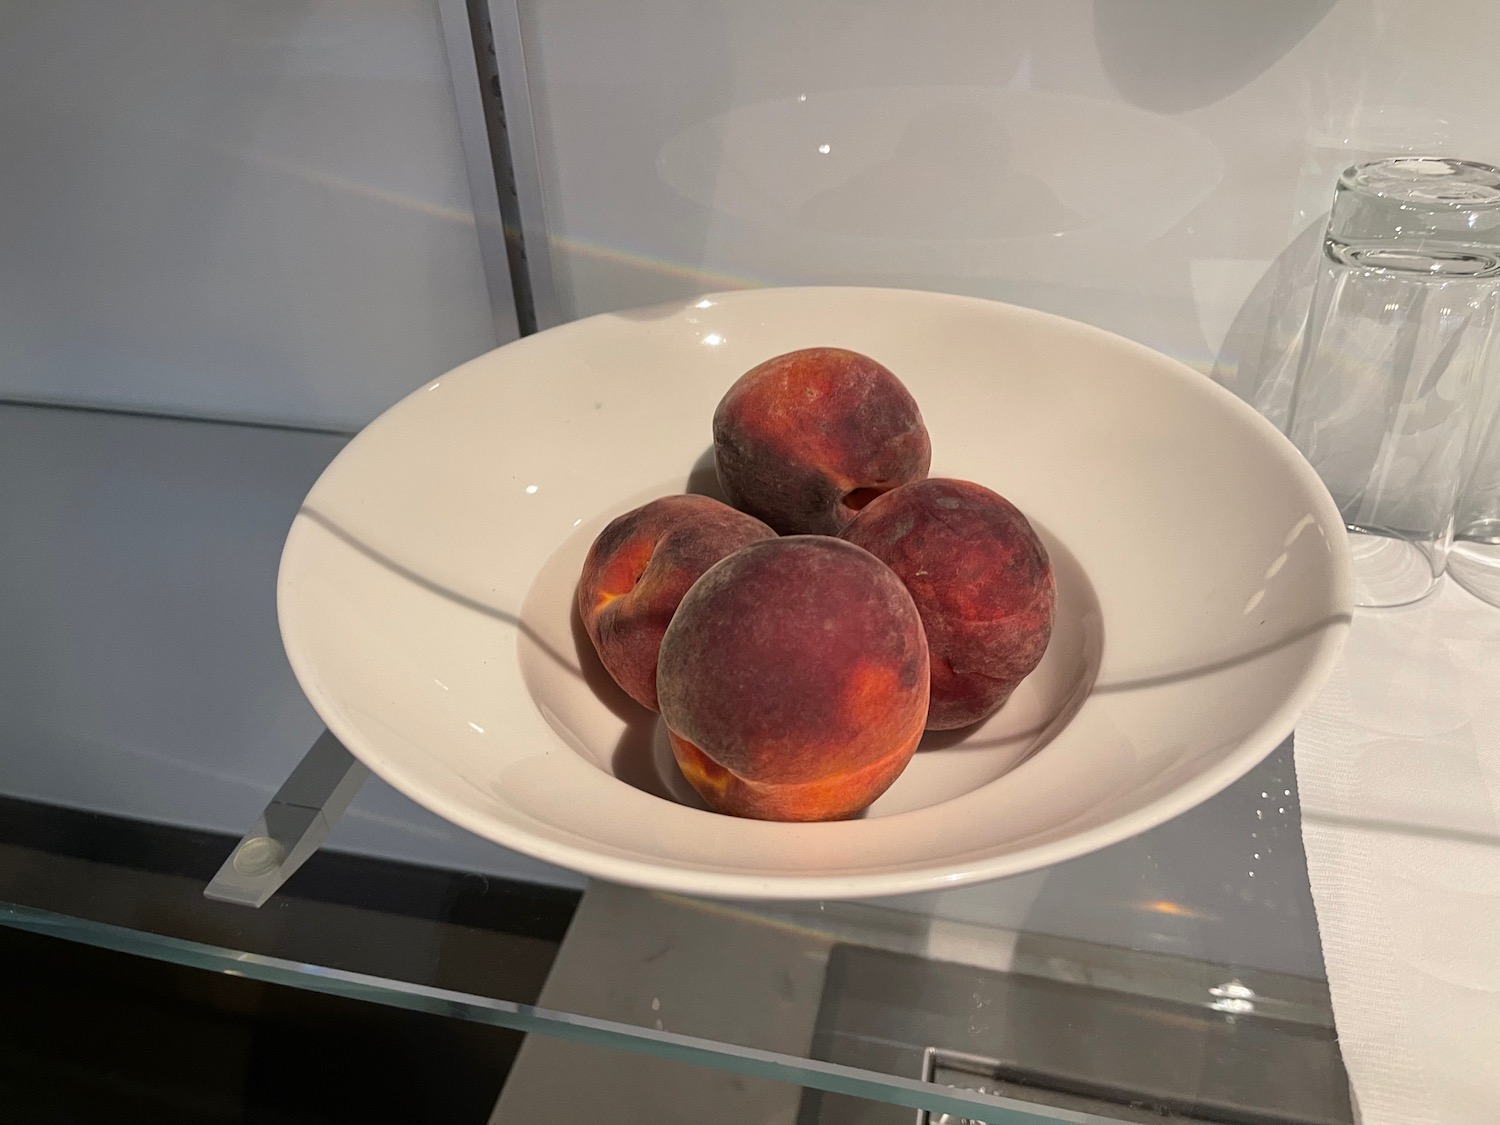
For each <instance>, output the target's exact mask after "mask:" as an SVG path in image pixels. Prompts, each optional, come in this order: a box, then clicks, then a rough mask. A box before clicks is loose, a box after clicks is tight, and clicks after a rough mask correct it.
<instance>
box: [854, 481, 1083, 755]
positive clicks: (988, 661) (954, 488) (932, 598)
mask: <svg viewBox="0 0 1500 1125" xmlns="http://www.w3.org/2000/svg"><path fill="white" fill-rule="evenodd" d="M844 538H845V539H847V540H848V541H849V542H851V543H854V544H857V545H858V546H861V547H863V548H865V550H867V551H869V552H870V553H871V554H873V555H874V556H875V557H876V558H878V559H880V560H881V562H883V563H885V564H886V565H887V566H889V567H890V568H891V569H892V570H893V571H895V572H896V574H897V575H898V576H899V577H900V578H901V581H902V582H904V583H905V584H906V588H907V589H908V590H909V591H910V592H911V596H912V600H913V601H915V602H916V605H917V612H918V613H920V614H921V615H922V625H923V627H924V628H925V629H926V631H927V644H928V647H929V649H930V651H931V659H932V704H931V708H930V709H929V711H928V713H927V727H928V729H929V730H951V729H953V728H956V727H965V726H968V725H969V724H970V723H976V722H978V721H979V720H980V719H983V718H985V717H986V716H987V715H990V714H992V713H994V712H995V711H996V710H998V709H999V708H1000V707H1001V705H1003V704H1004V703H1005V701H1006V700H1007V699H1009V698H1010V694H1011V692H1012V691H1014V690H1015V687H1016V685H1017V684H1019V683H1020V682H1021V680H1022V679H1023V678H1024V677H1025V676H1026V675H1028V674H1029V673H1030V672H1031V670H1032V669H1033V668H1035V667H1036V666H1037V664H1038V662H1040V660H1041V659H1042V653H1043V652H1045V651H1046V648H1047V641H1048V639H1049V638H1050V637H1051V635H1052V614H1053V610H1054V607H1055V603H1056V591H1055V586H1054V583H1053V579H1052V565H1051V563H1050V562H1049V561H1048V559H1047V549H1046V548H1045V547H1043V546H1042V542H1041V540H1040V539H1038V538H1037V536H1036V532H1035V531H1033V530H1032V528H1031V524H1029V523H1028V522H1027V521H1026V517H1025V516H1023V515H1022V514H1021V513H1020V512H1019V511H1018V510H1017V509H1016V507H1015V505H1013V504H1011V503H1010V501H1008V500H1006V499H1005V498H1004V497H1003V496H1000V495H998V494H996V493H994V492H991V491H990V490H989V489H988V488H985V487H983V486H982V485H977V484H973V483H971V482H969V481H962V480H945V479H942V478H939V477H933V478H930V479H928V480H924V481H918V482H916V483H915V484H908V485H905V486H903V487H901V488H898V489H895V490H894V491H892V492H888V493H886V494H885V495H883V496H879V497H877V498H876V499H874V500H873V501H871V502H870V504H869V505H868V506H867V507H866V508H865V509H864V511H862V512H860V514H859V518H858V519H856V520H855V521H854V522H853V523H852V524H850V525H849V528H848V530H846V531H845V532H844Z"/></svg>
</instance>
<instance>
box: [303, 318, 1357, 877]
mask: <svg viewBox="0 0 1500 1125" xmlns="http://www.w3.org/2000/svg"><path fill="white" fill-rule="evenodd" d="M811 345H837V346H842V347H849V348H854V349H857V350H859V351H863V352H866V353H868V354H869V355H872V356H874V357H875V358H877V359H878V360H880V361H881V362H882V363H884V364H886V365H887V366H888V367H890V368H891V369H892V370H893V371H894V372H896V374H897V375H898V376H899V377H900V378H901V379H902V380H903V381H904V382H905V383H906V385H907V386H908V387H909V388H910V390H911V392H912V393H913V395H914V396H915V397H916V399H917V402H918V403H919V404H920V406H921V408H922V412H923V415H924V417H925V418H926V421H927V425H928V429H929V431H930V432H931V435H932V445H933V464H932V469H933V473H934V475H940V476H954V477H966V478H969V479H971V480H976V481H979V482H980V483H982V484H985V485H988V486H989V487H991V488H993V489H995V490H997V491H998V492H1000V493H1002V494H1004V495H1005V496H1007V497H1008V498H1010V499H1011V500H1012V501H1013V502H1014V503H1016V504H1017V505H1018V506H1019V507H1020V508H1021V509H1022V510H1023V511H1024V512H1026V513H1027V515H1028V516H1030V517H1031V519H1032V521H1033V523H1034V525H1035V526H1036V527H1037V529H1038V530H1039V532H1040V533H1041V534H1042V536H1043V538H1044V540H1045V541H1046V543H1047V546H1048V548H1049V550H1050V551H1051V554H1052V559H1053V564H1054V568H1055V571H1056V575H1057V589H1058V606H1057V621H1056V626H1055V630H1054V635H1053V639H1052V643H1051V645H1050V646H1049V648H1048V652H1047V655H1046V658H1045V659H1044V660H1043V662H1042V665H1041V666H1040V667H1039V668H1038V669H1037V671H1036V672H1034V673H1033V674H1032V676H1031V677H1030V678H1029V679H1028V680H1027V681H1026V682H1025V683H1024V684H1023V685H1022V687H1021V688H1020V689H1019V690H1018V691H1017V693H1016V695H1015V696H1014V697H1013V698H1012V700H1011V702H1009V703H1008V704H1007V705H1006V706H1005V707H1004V708H1003V709H1002V710H1001V711H1000V712H999V713H998V714H997V715H996V716H995V717H994V718H992V719H991V720H989V721H988V722H986V723H984V724H982V725H980V726H979V727H978V728H976V729H973V730H970V731H968V732H962V734H961V735H960V736H955V735H954V734H951V733H950V734H945V735H943V736H941V737H937V736H929V742H928V743H926V744H924V748H923V749H922V750H920V751H919V752H918V754H917V757H916V758H915V759H914V761H913V763H912V765H911V766H910V767H909V768H908V769H907V771H906V772H905V773H904V774H903V775H902V776H901V778H900V779H899V780H898V781H897V782H896V784H895V785H894V786H893V787H892V788H891V789H890V791H889V792H887V793H886V794H885V795H884V796H882V797H881V798H880V800H879V801H877V802H876V803H875V805H874V806H873V807H872V808H871V809H870V810H869V812H868V814H867V815H866V816H865V817H863V818H862V819H858V820H853V821H846V822H842V823H833V824H776V823H767V822H762V821H752V820H741V819H737V818H734V817H728V816H720V815H717V814H714V813H711V812H708V811H706V810H704V809H703V808H702V806H701V805H699V804H698V802H697V801H696V799H695V798H694V796H693V794H692V793H691V791H690V790H688V788H687V787H686V785H685V783H683V781H682V779H681V778H680V776H678V774H677V772H676V768H675V766H674V765H673V764H672V761H671V756H670V753H669V752H668V751H667V749H666V746H665V739H664V738H663V737H662V732H661V730H660V728H659V724H658V723H657V722H656V717H655V716H654V715H649V714H648V713H646V712H645V711H643V710H641V709H640V708H638V707H636V705H634V704H633V703H631V702H630V701H629V700H628V699H627V698H626V697H625V696H624V695H623V693H621V692H619V691H618V689H615V688H614V686H613V685H612V684H611V683H610V682H609V680H608V677H607V676H605V675H604V674H603V672H602V670H601V669H600V668H599V666H598V664H597V661H596V659H594V657H593V654H592V650H591V649H590V648H589V645H588V642H587V640H586V639H583V638H582V637H581V634H580V633H579V631H578V629H577V626H576V623H575V618H574V614H573V612H572V604H573V591H574V584H575V582H576V580H577V575H578V570H579V567H580V564H581V563H582V560H583V556H584V553H585V552H586V551H587V549H588V546H589V543H590V542H591V541H592V539H593V537H594V535H595V534H597V532H598V531H599V529H600V528H601V527H603V525H604V523H605V522H606V521H608V520H609V519H611V518H612V517H613V516H615V515H617V514H619V513H620V512H623V511H625V510H626V509H628V508H631V507H633V506H635V505H637V504H640V503H643V502H645V501H646V500H649V499H651V498H653V497H655V496H660V495H663V494H666V493H670V492H676V491H682V490H683V489H684V488H687V487H688V486H689V485H690V484H692V485H694V486H707V485H709V484H710V482H711V481H712V458H711V455H710V448H709V444H710V434H709V422H710V418H711V416H712V414H713V409H714V406H715V404H716V403H717V402H718V400H719V398H720V396H721V395H722V394H723V393H724V390H725V389H726V388H727V387H728V386H729V384H730V383H732V382H733V381H734V379H735V378H736V377H738V376H739V375H740V373H741V372H743V371H745V370H747V369H748V368H749V367H751V366H753V365H754V364H756V363H758V362H760V361H761V360H763V359H766V358H768V357H770V356H773V355H776V354H778V353H781V352H785V351H789V350H791V349H793V348H798V347H806V346H811ZM278 597H279V611H280V618H281V629H282V636H283V639H284V641H285V644H286V649H287V653H288V656H289V657H290V659H291V663H292V667H293V669H294V670H295V672H296V675H297V678H298V680H299V681H300V683H301V685H302V687H303V689H304V690H305V691H306V692H307V695H308V697H309V698H310V699H311V700H312V703H313V706H314V707H315V708H317V710H318V713H319V714H320V715H321V716H322V718H323V720H324V721H325V722H326V723H327V724H328V726H329V729H331V730H332V731H333V733H334V734H336V735H337V736H338V737H339V738H340V739H341V740H342V741H343V743H344V744H345V745H346V746H347V747H348V748H349V749H350V750H351V751H352V752H353V753H354V754H356V755H358V756H359V757H360V758H361V759H363V760H364V761H365V762H366V763H368V764H369V766H370V767H371V768H372V769H373V770H374V771H375V772H376V773H377V774H379V775H380V776H381V777H383V778H384V779H385V780H386V781H388V782H390V783H391V784H392V785H394V786H395V787H396V788H397V789H399V790H401V791H402V792H404V793H406V794H407V795H408V796H410V797H412V798H413V799H414V800H416V801H418V802H420V803H421V804H423V805H425V806H427V807H428V808H429V809H432V810H433V811H435V812H437V813H439V814H441V815H442V816H445V817H447V818H448V819H449V820H451V821H453V822H455V823H456V824H459V825H462V826H463V827H465V828H467V829H469V830H470V831H473V832H476V833H478V834H479V835H481V836H485V837H488V838H489V839H491V840H494V841H495V842H497V843H500V844H503V845H505V846H506V847H509V848H514V849H516V850H518V851H522V852H525V853H527V854H529V855H532V856H535V857H537V858H539V859H543V860H547V861H549V862H552V863H557V864H561V865H563V866H567V867H571V868H574V869H576V870H579V871H582V872H585V873H587V874H589V875H593V876H598V877H601V878H606V879H612V880H617V881H620V882H625V883H634V884H638V885H642V886H650V887H658V888H664V889H671V890H675V891H681V892H688V893H700V894H713V895H724V896H736V897H761V898H804V897H806V898H813V897H826V898H842V897H856V896H860V897H862V896H870V895H882V894H895V893H899V892H908V891H918V890H927V889H933V888H938V887H945V886H954V885H957V884H961V883H971V882H976V881H980V880H984V879H992V878H995V877H997V876H1002V875H1009V874H1014V873H1016V872H1020V871H1025V870H1028V869H1031V868H1035V867H1039V866H1042V865H1045V864H1051V863H1056V862H1058V861H1059V860H1064V859H1068V858H1070V857H1072V856H1077V855H1081V854H1083V853H1084V852H1087V851H1090V850H1092V849H1095V848H1099V847H1102V846H1104V845H1106V844H1110V843H1113V842H1115V841H1117V840H1120V839H1123V838H1125V837H1127V836H1129V835H1131V834H1133V833H1136V832H1140V831H1142V830H1144V829H1146V828H1150V827H1152V826H1153V825H1156V824H1159V823H1161V822H1162V821H1164V820H1166V819H1167V818H1169V817H1171V816H1174V815H1176V814H1177V813H1180V812H1182V811H1183V810H1185V809H1187V808H1190V807H1191V806H1193V805H1194V804H1197V803H1198V802H1199V801H1202V800H1204V799H1205V798H1207V797H1210V796H1212V795H1213V794H1214V793H1216V792H1218V791H1219V790H1220V789H1222V788H1223V787H1224V786H1226V785H1228V784H1229V783H1230V782H1231V781H1233V780H1234V779H1235V778H1237V777H1239V776H1240V775H1241V774H1242V773H1244V772H1245V771H1246V770H1247V769H1249V768H1250V767H1251V766H1252V765H1254V764H1255V763H1256V762H1258V761H1259V760H1260V759H1261V758H1262V757H1263V756H1264V755H1265V754H1266V753H1268V752H1269V751H1270V750H1271V749H1272V748H1273V747H1275V746H1276V744H1277V743H1278V742H1279V741H1280V740H1281V739H1283V738H1284V737H1285V736H1286V735H1287V734H1288V733H1289V732H1290V731H1291V729H1292V724H1293V721H1294V720H1295V718H1296V715H1297V713H1298V711H1299V709H1300V708H1301V707H1302V706H1303V705H1304V704H1305V703H1306V702H1307V701H1308V699H1309V697H1310V696H1311V694H1312V693H1313V692H1314V691H1315V690H1316V688H1317V687H1318V686H1319V684H1320V683H1321V682H1322V680H1323V678H1324V676H1325V675H1326V674H1327V672H1328V671H1329V669H1330V667H1331V665H1332V662H1333V660H1334V659H1335V656H1336V654H1337V651H1338V649H1339V646H1340V644H1341V643H1342V640H1343V637H1344V635H1345V633H1346V631H1347V625H1348V621H1349V616H1350V577H1349V567H1348V559H1347V546H1346V540H1345V534H1344V529H1343V524H1342V521H1341V520H1340V518H1339V514H1338V511H1337V509H1336V508H1335V507H1334V505H1333V503H1332V501H1331V500H1330V498H1329V496H1328V494H1327V492H1326V491H1325V490H1324V488H1323V486H1322V484H1321V483H1320V482H1319V481H1318V478H1317V477H1316V475H1315V474H1314V473H1313V471H1312V470H1311V469H1310V468H1309V467H1308V465H1307V464H1306V462H1304V461H1303V460H1302V458H1301V457H1300V456H1299V455H1298V454H1297V453H1296V451H1295V450H1294V449H1293V448H1292V446H1291V445H1290V444H1289V443H1288V442H1287V441H1286V440H1285V439H1284V438H1283V437H1282V436H1281V435H1280V434H1279V433H1278V432H1277V431H1276V430H1275V429H1274V428H1273V427H1272V426H1271V425H1270V424H1269V423H1267V422H1265V421H1264V420H1263V419H1262V418H1260V417H1259V416H1258V415H1257V414H1256V413H1255V412H1254V411H1253V410H1251V409H1250V408H1249V407H1248V406H1246V405H1244V404H1243V403H1241V402H1240V401H1238V400H1237V399H1235V398H1234V397H1233V396H1232V395H1230V394H1229V393H1228V392H1226V391H1224V390H1223V389H1221V388H1220V387H1218V386H1216V385H1214V384H1213V383H1212V382H1211V381H1210V380H1208V379H1207V378H1205V377H1203V376H1201V375H1198V374H1197V373H1195V372H1193V371H1191V370H1190V369H1188V368H1186V367H1184V366H1182V365H1181V364H1179V363H1177V362H1175V361H1173V360H1170V359H1167V358H1165V357H1164V356H1161V355H1159V354H1157V353H1155V352H1153V351H1151V350H1149V349H1147V348H1145V347H1142V346H1140V345H1138V344H1134V343H1131V342H1129V341H1126V340H1123V339H1120V338H1119V337H1116V336H1113V335H1110V334H1109V333H1106V332H1102V331H1100V330H1098V329H1094V328H1090V327H1087V326H1084V325H1081V324H1077V323H1073V322H1071V321H1066V320H1062V319H1059V318H1057V317H1053V316H1048V315H1045V314H1042V313H1038V312H1034V311H1031V310H1027V309H1021V308H1015V307H1012V306H1007V305H1001V304H995V303H993V302H989V301H982V300H975V299H970V298H964V297H954V296H946V295H941V294H935V293H918V292H905V291H900V290H880V289H779V290H776V289H763V290H751V291H745V292H736V293H727V294H720V295H716V296H711V297H705V298H703V299H702V300H700V301H696V302H693V303H689V304H686V305H683V306H673V307H664V308H655V309H646V310H641V311H636V312H629V313H618V314H607V315H604V316H596V317H592V318H590V319H588V320H583V321H578V322H576V323H573V324H569V325H566V326H564V327H561V328H557V329H553V330H552V331H549V332H544V333H541V334H539V335H536V336H532V337H529V338H527V339H525V340H522V341H520V342H519V343H516V344H511V345H509V346H508V347H504V348H501V349H499V350H498V351H494V352H491V353H489V354H488V355H484V356H481V357H479V358H478V359H476V360H474V361H473V362H471V363H468V364H465V365H464V366H463V367H460V368H458V369H457V370H455V371H453V372H450V373H449V374H447V375H445V376H443V377H442V378H441V379H438V380H436V381H435V382H433V383H431V384H429V385H428V386H426V387H423V388H422V389H420V390H419V391H416V392H415V393H413V394H412V395H410V396H409V397H408V398H406V399H405V400H404V401H402V402H401V403H399V404H398V405H396V406H395V407H393V408H392V409H391V410H390V411H388V412H387V413H386V414H385V415H383V416H382V417H380V418H379V419H377V420H376V421H375V422H374V423H372V424H371V425H370V426H369V427H368V428H367V429H366V430H365V431H364V432H363V433H361V434H360V435H359V437H358V438H356V439H355V440H354V441H353V442H352V443H351V444H350V445H349V446H348V448H347V449H346V450H345V451H344V452H343V453H342V454H340V456H339V457H338V459H337V460H335V461H334V463H333V464H332V465H331V466H329V468H328V470H327V471H326V472H325V473H324V474H323V477H322V478H321V479H320V480H319V481H318V483H317V485H316V486H315V487H314V488H313V490H312V492H311V493H310V494H309V495H308V498H307V501H306V503H305V505H304V507H303V509H302V511H301V512H300V513H299V514H298V516H297V519H296V521H295V523H294V524H293V527H292V530H291V533H290V534H289V535H288V537H287V543H286V550H285V553H284V554H283V556H282V564H281V575H280V585H279V590H278ZM580 642H581V643H580Z"/></svg>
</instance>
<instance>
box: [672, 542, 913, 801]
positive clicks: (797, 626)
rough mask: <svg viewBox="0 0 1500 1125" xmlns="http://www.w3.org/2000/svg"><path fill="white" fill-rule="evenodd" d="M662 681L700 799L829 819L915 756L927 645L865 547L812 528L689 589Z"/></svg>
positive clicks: (686, 769) (744, 554) (903, 595)
mask: <svg viewBox="0 0 1500 1125" xmlns="http://www.w3.org/2000/svg"><path fill="white" fill-rule="evenodd" d="M657 684H658V690H659V692H660V695H661V713H662V719H663V720H664V721H665V723H666V725H667V733H668V735H669V737H670V739H671V743H672V750H673V753H674V755H675V756H676V759H677V764H678V765H679V766H680V767H681V769H682V772H683V775H684V776H685V777H686V778H687V780H688V781H689V782H690V783H691V784H692V786H693V788H694V789H696V790H697V791H698V792H699V793H700V794H701V795H702V797H703V799H704V800H705V801H707V802H708V804H709V806H710V807H711V808H713V809H715V810H717V811H719V812H725V813H731V814H733V815H736V816H746V817H757V818H759V819H762V820H839V819H844V818H847V817H851V816H853V815H855V814H856V813H858V812H860V811H861V810H862V809H864V808H865V807H867V806H868V805H869V804H870V803H871V802H872V801H874V800H875V798H876V797H878V796H880V794H881V793H883V792H884V791H885V790H886V788H887V787H889V786H890V784H891V783H892V782H893V781H895V779H896V777H897V775H898V774H900V773H901V771H902V770H903V769H904V768H905V767H906V763H907V762H908V761H910V760H911V756H912V752H913V751H914V750H915V749H916V746H917V742H918V741H919V740H920V739H921V737H922V728H923V724H924V722H925V720H926V717H927V685H928V667H927V641H926V639H925V638H924V637H923V635H922V623H921V620H920V618H919V617H918V616H917V609H916V606H915V605H913V604H912V599H911V595H910V594H908V593H907V592H906V590H905V588H904V587H903V586H902V585H901V582H900V580H899V579H898V578H897V577H896V576H895V574H893V573H892V572H891V571H890V569H889V568H887V567H886V566H884V565H882V564H881V563H880V561H879V560H878V559H876V558H875V557H874V556H873V555H871V554H870V553H869V552H867V551H864V550H861V549H860V548H858V547H855V546H853V545H851V544H849V543H845V542H843V541H842V540H839V539H833V538H830V537H828V536H821V535H797V536H791V537H788V538H785V539H770V540H766V541H764V542H759V543H752V544H750V545H749V546H747V547H743V548H741V549H740V550H738V551H736V552H735V553H734V554H732V555H730V556H729V557H728V558H726V559H725V560H724V561H722V562H720V563H718V564H716V565H715V566H713V567H712V568H710V569H709V571H708V572H707V573H706V574H704V576H703V577H702V578H700V579H699V580H698V582H697V584H696V585H694V586H693V588H692V589H691V590H689V591H688V594H687V597H685V598H683V599H682V604H681V606H679V607H678V610H677V616H676V617H674V618H673V619H672V624H671V625H669V626H668V627H667V633H666V636H665V637H663V638H662V644H661V658H660V662H659V664H658V667H657Z"/></svg>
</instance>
